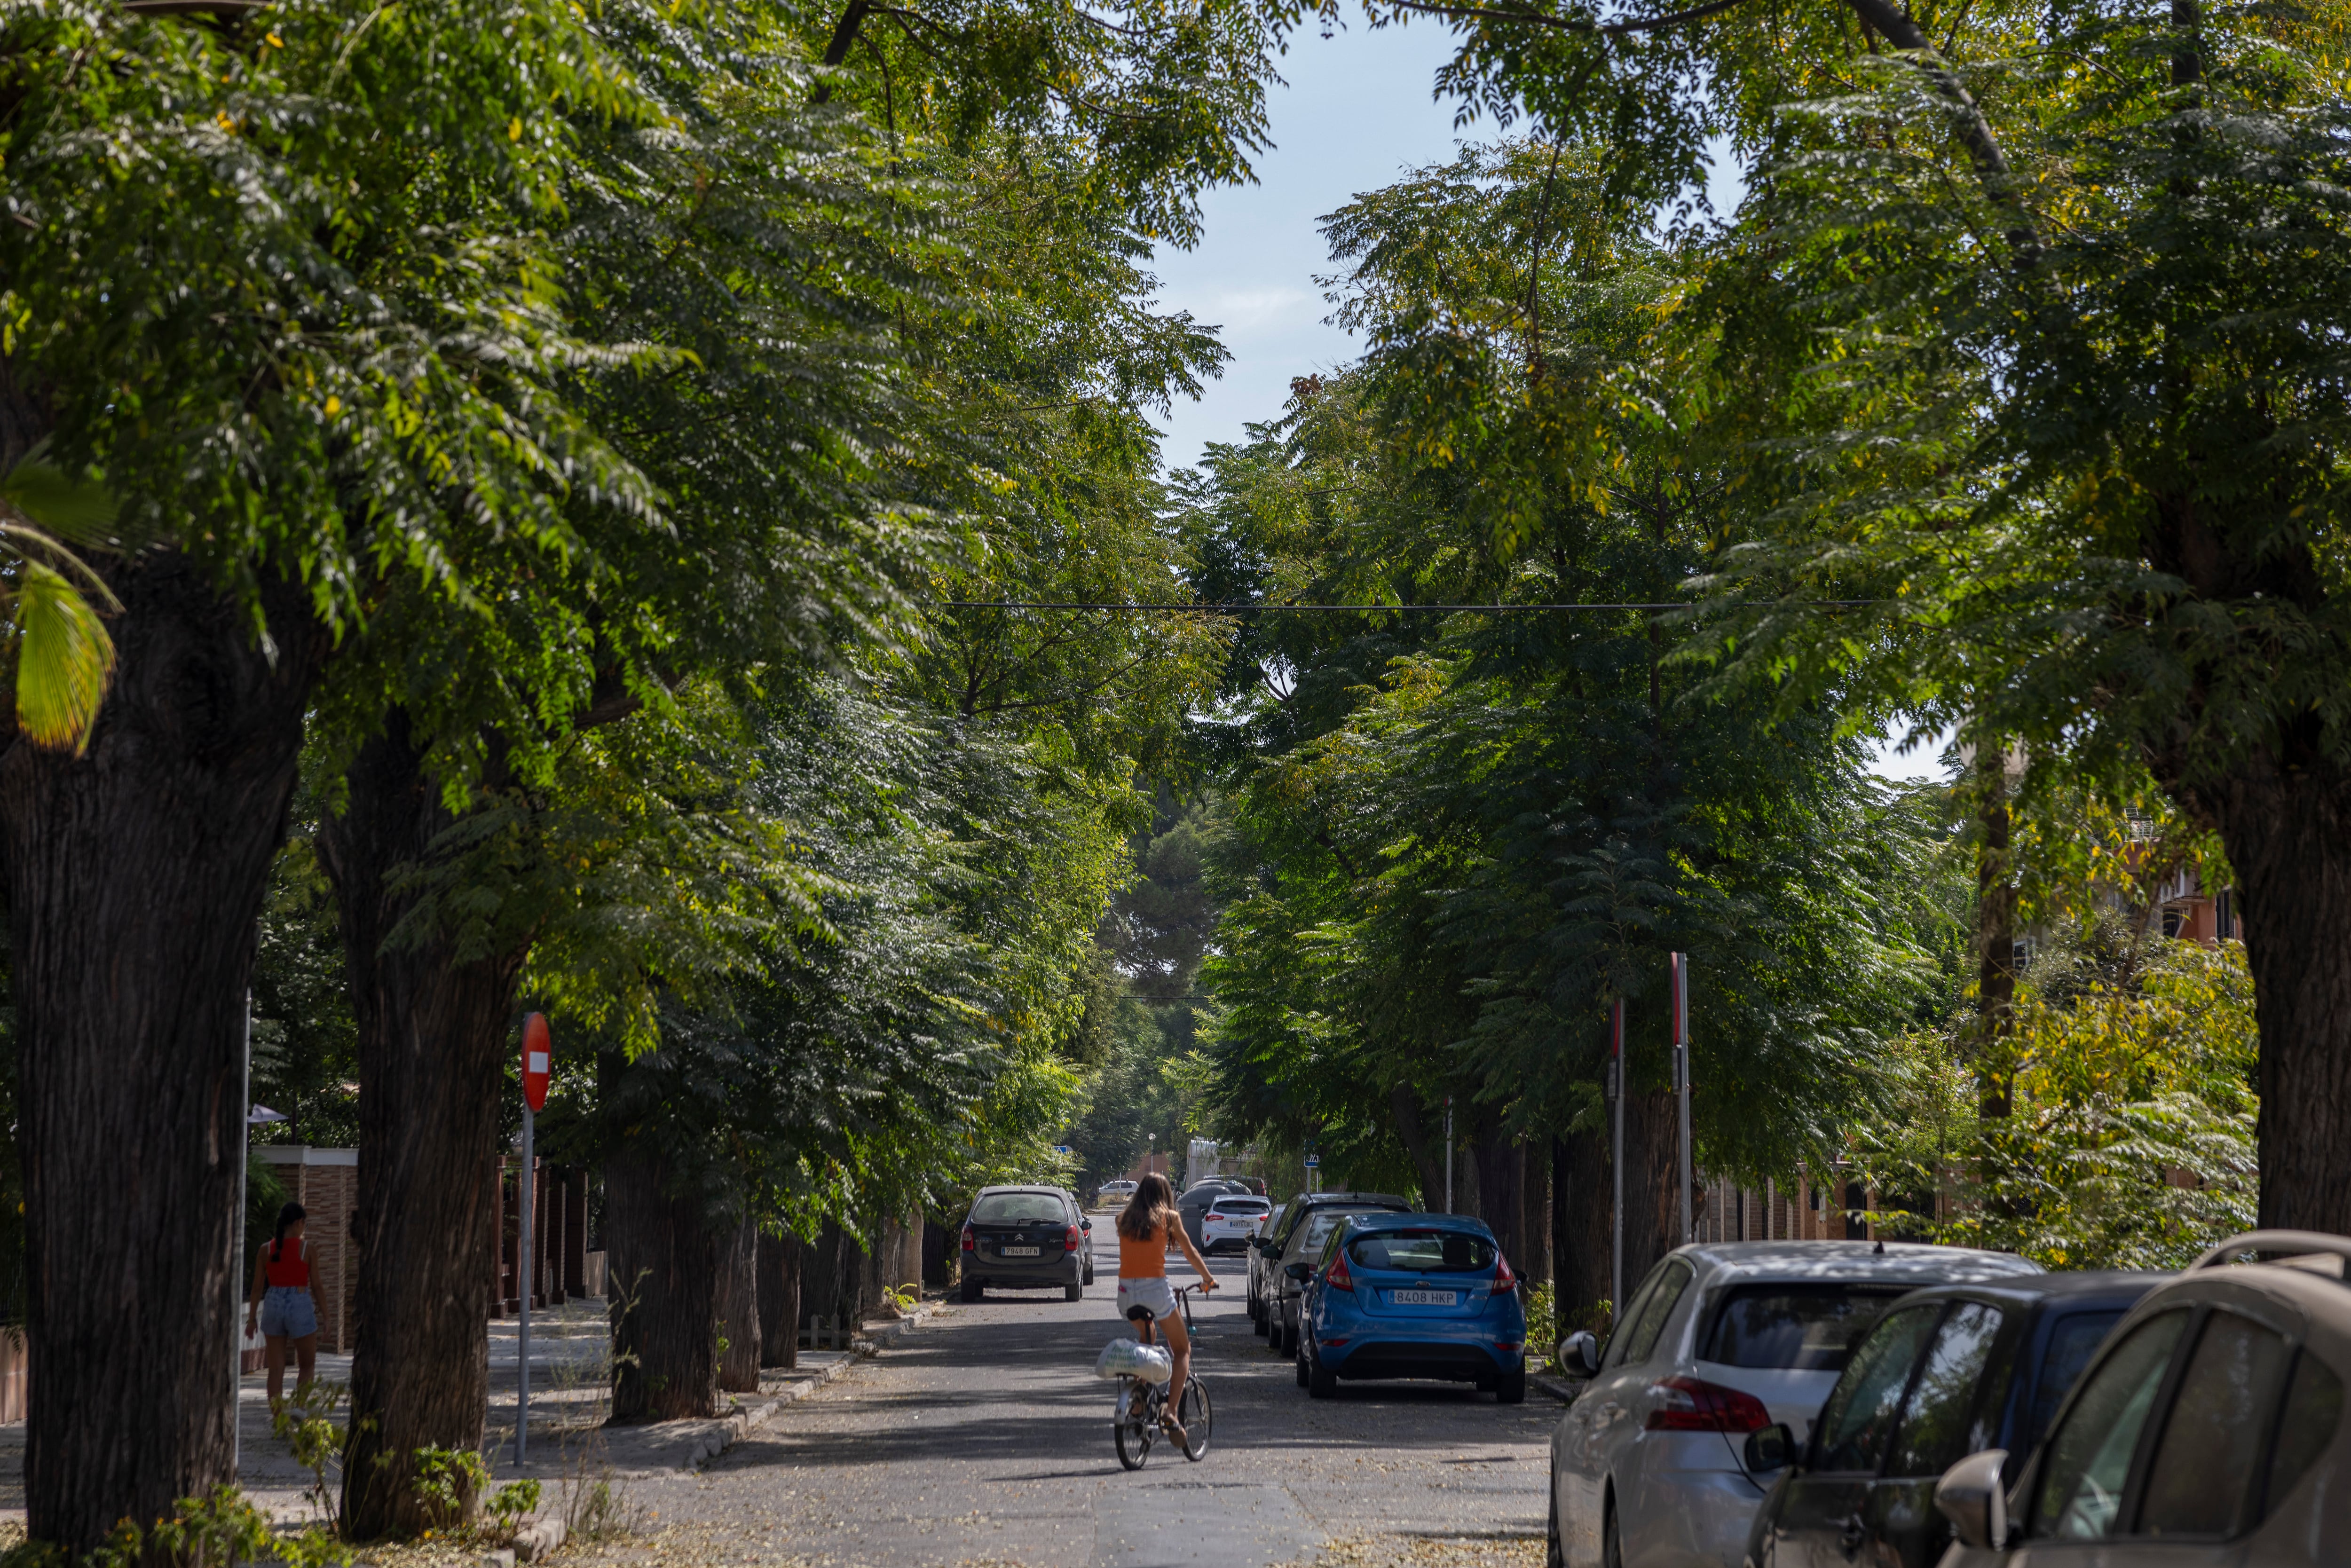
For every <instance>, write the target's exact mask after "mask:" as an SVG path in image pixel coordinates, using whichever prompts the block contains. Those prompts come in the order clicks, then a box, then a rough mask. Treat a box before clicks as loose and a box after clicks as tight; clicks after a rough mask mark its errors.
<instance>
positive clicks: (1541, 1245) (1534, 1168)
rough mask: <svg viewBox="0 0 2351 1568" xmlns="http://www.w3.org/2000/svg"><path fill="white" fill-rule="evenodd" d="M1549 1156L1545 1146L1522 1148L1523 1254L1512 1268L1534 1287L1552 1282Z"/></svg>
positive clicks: (1521, 1222) (1516, 1256) (1520, 1154)
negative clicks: (1547, 1156) (1546, 1155)
mask: <svg viewBox="0 0 2351 1568" xmlns="http://www.w3.org/2000/svg"><path fill="white" fill-rule="evenodd" d="M1546 1152H1547V1149H1546V1145H1543V1144H1537V1143H1525V1144H1520V1145H1519V1171H1520V1180H1519V1199H1520V1210H1519V1212H1520V1220H1519V1246H1520V1249H1521V1251H1520V1254H1517V1255H1513V1256H1512V1257H1511V1259H1510V1267H1512V1268H1513V1269H1516V1270H1518V1271H1519V1278H1520V1279H1521V1280H1524V1281H1526V1282H1527V1283H1528V1284H1530V1285H1541V1284H1547V1283H1549V1282H1550V1281H1551V1268H1552V1262H1551V1161H1550V1160H1549V1159H1547V1158H1545V1157H1544V1155H1545V1154H1546Z"/></svg>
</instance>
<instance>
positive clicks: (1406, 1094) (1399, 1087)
mask: <svg viewBox="0 0 2351 1568" xmlns="http://www.w3.org/2000/svg"><path fill="white" fill-rule="evenodd" d="M1388 1110H1389V1113H1390V1116H1391V1120H1392V1122H1393V1124H1394V1125H1395V1132H1396V1141H1397V1142H1398V1143H1400V1144H1402V1145H1404V1152H1405V1157H1407V1158H1408V1159H1410V1160H1411V1161H1412V1168H1413V1169H1414V1170H1416V1171H1417V1172H1418V1173H1419V1174H1420V1192H1421V1198H1420V1206H1421V1207H1423V1208H1428V1209H1436V1208H1441V1207H1444V1204H1445V1110H1444V1107H1442V1106H1439V1107H1438V1108H1437V1121H1436V1124H1435V1125H1434V1127H1433V1128H1432V1127H1429V1126H1426V1125H1425V1124H1423V1123H1422V1121H1421V1116H1420V1096H1418V1095H1417V1094H1415V1093H1414V1092H1412V1089H1411V1087H1410V1086H1409V1085H1407V1084H1403V1083H1399V1084H1396V1085H1395V1087H1393V1088H1391V1089H1390V1090H1389V1091H1388Z"/></svg>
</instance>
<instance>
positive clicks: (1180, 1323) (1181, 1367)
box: [1166, 1312, 1192, 1410]
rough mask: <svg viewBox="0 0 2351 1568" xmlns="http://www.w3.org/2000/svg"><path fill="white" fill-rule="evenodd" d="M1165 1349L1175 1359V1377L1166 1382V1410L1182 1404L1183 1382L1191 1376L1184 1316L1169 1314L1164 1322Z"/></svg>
mask: <svg viewBox="0 0 2351 1568" xmlns="http://www.w3.org/2000/svg"><path fill="white" fill-rule="evenodd" d="M1166 1329H1167V1349H1168V1351H1169V1352H1170V1353H1171V1354H1173V1355H1174V1356H1175V1375H1173V1376H1171V1377H1170V1378H1168V1380H1167V1408H1168V1409H1170V1410H1175V1409H1179V1408H1181V1407H1182V1406H1183V1403H1184V1380H1185V1379H1186V1377H1189V1376H1190V1375H1192V1336H1191V1335H1190V1334H1188V1333H1185V1332H1184V1314H1183V1313H1182V1312H1170V1313H1169V1314H1168V1315H1167V1321H1166Z"/></svg>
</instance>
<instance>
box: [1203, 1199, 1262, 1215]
mask: <svg viewBox="0 0 2351 1568" xmlns="http://www.w3.org/2000/svg"><path fill="white" fill-rule="evenodd" d="M1215 1207H1216V1210H1217V1213H1218V1214H1263V1213H1264V1212H1265V1211H1266V1210H1267V1209H1269V1208H1271V1207H1273V1205H1271V1204H1270V1203H1268V1202H1266V1200H1265V1199H1263V1198H1261V1197H1231V1196H1228V1197H1220V1198H1218V1199H1217V1201H1216V1204H1215Z"/></svg>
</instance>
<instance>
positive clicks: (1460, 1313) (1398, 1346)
mask: <svg viewBox="0 0 2351 1568" xmlns="http://www.w3.org/2000/svg"><path fill="white" fill-rule="evenodd" d="M1310 1268H1311V1269H1312V1270H1313V1272H1312V1277H1311V1280H1310V1279H1309V1278H1308V1277H1307V1276H1308V1270H1309V1269H1310ZM1288 1271H1289V1272H1290V1276H1291V1277H1292V1278H1293V1279H1296V1280H1299V1281H1301V1283H1302V1284H1304V1285H1305V1287H1306V1293H1305V1296H1304V1299H1303V1301H1301V1312H1300V1321H1301V1325H1302V1326H1301V1331H1300V1333H1299V1343H1298V1382H1299V1384H1300V1385H1301V1387H1303V1388H1305V1389H1306V1391H1307V1392H1308V1393H1310V1394H1311V1395H1312V1396H1314V1397H1315V1398H1317V1399H1327V1398H1329V1397H1330V1396H1332V1395H1333V1394H1335V1393H1337V1392H1338V1391H1339V1381H1340V1379H1342V1378H1348V1379H1359V1378H1399V1377H1433V1378H1439V1379H1442V1380H1444V1381H1446V1382H1448V1383H1467V1384H1470V1385H1474V1386H1475V1387H1477V1388H1478V1389H1479V1390H1480V1391H1483V1392H1489V1393H1491V1394H1493V1395H1494V1396H1496V1397H1497V1398H1499V1400H1500V1401H1501V1402H1502V1403H1503V1404H1505V1405H1517V1404H1520V1403H1521V1402H1522V1401H1524V1400H1525V1398H1526V1396H1527V1343H1526V1341H1527V1313H1526V1309H1525V1307H1524V1306H1522V1305H1521V1304H1520V1301H1519V1281H1518V1276H1516V1275H1515V1274H1512V1273H1511V1272H1510V1260H1509V1259H1507V1258H1505V1257H1504V1256H1502V1249H1501V1244H1500V1243H1499V1241H1497V1240H1496V1239H1495V1238H1494V1233H1493V1231H1491V1230H1489V1228H1487V1226H1486V1222H1485V1221H1484V1220H1482V1219H1473V1218H1469V1217H1468V1215H1462V1214H1387V1213H1374V1214H1361V1213H1358V1214H1350V1215H1348V1216H1347V1217H1346V1218H1344V1219H1343V1220H1341V1221H1340V1222H1339V1224H1338V1225H1337V1226H1336V1227H1334V1228H1333V1229H1332V1234H1331V1239H1330V1240H1329V1241H1328V1242H1326V1243H1324V1245H1323V1249H1322V1260H1321V1262H1320V1263H1319V1265H1309V1264H1308V1263H1306V1262H1303V1261H1300V1262H1295V1263H1291V1264H1290V1265H1288Z"/></svg>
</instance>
